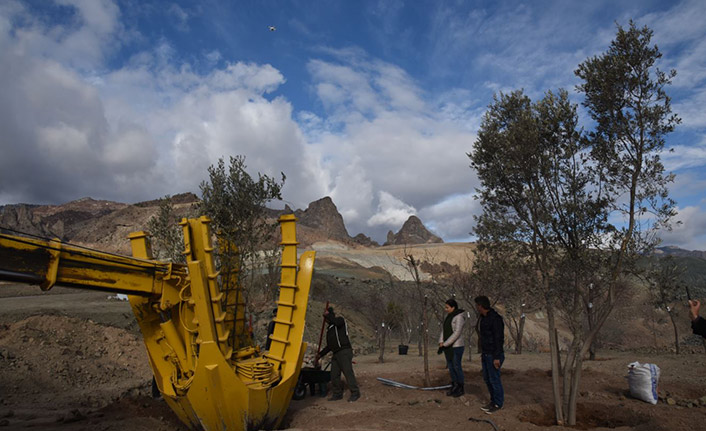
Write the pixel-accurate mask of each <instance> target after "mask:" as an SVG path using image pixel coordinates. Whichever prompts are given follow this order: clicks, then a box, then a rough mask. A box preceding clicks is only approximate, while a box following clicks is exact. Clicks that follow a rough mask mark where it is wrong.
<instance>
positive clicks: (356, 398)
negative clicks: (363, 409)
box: [348, 394, 360, 403]
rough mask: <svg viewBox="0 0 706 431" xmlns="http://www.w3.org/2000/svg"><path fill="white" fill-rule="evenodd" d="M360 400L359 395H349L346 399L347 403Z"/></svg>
mask: <svg viewBox="0 0 706 431" xmlns="http://www.w3.org/2000/svg"><path fill="white" fill-rule="evenodd" d="M359 399H360V394H351V396H350V398H348V402H349V403H353V402H356V401H358V400H359Z"/></svg>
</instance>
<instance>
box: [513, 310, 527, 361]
mask: <svg viewBox="0 0 706 431" xmlns="http://www.w3.org/2000/svg"><path fill="white" fill-rule="evenodd" d="M524 331H525V315H524V313H523V314H522V316H520V327H519V328H518V330H517V340H516V341H515V353H517V354H518V355H521V354H522V334H523V333H524Z"/></svg>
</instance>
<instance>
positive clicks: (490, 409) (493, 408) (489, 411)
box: [485, 404, 502, 415]
mask: <svg viewBox="0 0 706 431" xmlns="http://www.w3.org/2000/svg"><path fill="white" fill-rule="evenodd" d="M501 408H502V407H500V406H499V405H497V404H493V407H491V408H489V409H488V410H486V411H485V413H486V414H489V415H492V414H493V413H495V412H497V411H498V410H500V409H501Z"/></svg>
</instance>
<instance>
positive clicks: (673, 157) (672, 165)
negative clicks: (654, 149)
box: [661, 139, 706, 172]
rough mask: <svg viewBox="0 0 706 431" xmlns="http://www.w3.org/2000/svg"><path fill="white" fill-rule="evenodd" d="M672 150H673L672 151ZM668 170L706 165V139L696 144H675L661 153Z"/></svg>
mask: <svg viewBox="0 0 706 431" xmlns="http://www.w3.org/2000/svg"><path fill="white" fill-rule="evenodd" d="M670 150H671V151H670ZM661 159H662V163H663V164H664V167H665V169H666V170H667V171H668V172H674V171H678V170H681V169H687V168H695V167H700V166H704V165H706V139H703V140H702V142H701V143H700V144H695V145H675V146H672V147H670V148H669V149H667V150H665V151H664V152H662V154H661Z"/></svg>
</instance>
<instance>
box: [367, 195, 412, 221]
mask: <svg viewBox="0 0 706 431" xmlns="http://www.w3.org/2000/svg"><path fill="white" fill-rule="evenodd" d="M416 213H417V211H416V210H415V209H414V207H413V206H411V205H408V204H406V203H404V202H402V201H401V200H400V199H397V198H396V197H394V196H393V195H391V194H390V193H387V192H386V191H384V190H381V191H380V192H379V199H378V208H377V212H376V213H375V214H373V216H372V217H370V218H369V219H368V222H367V223H368V226H401V225H402V224H404V222H405V221H407V219H408V218H409V217H410V216H412V215H415V214H416Z"/></svg>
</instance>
